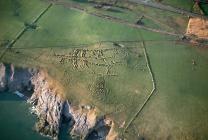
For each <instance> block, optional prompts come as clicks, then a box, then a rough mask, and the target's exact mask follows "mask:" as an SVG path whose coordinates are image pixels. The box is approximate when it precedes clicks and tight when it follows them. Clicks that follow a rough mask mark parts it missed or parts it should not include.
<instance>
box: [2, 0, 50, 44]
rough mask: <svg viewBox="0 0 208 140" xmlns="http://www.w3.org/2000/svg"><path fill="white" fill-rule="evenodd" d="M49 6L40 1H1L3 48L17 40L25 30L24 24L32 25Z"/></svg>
mask: <svg viewBox="0 0 208 140" xmlns="http://www.w3.org/2000/svg"><path fill="white" fill-rule="evenodd" d="M47 5H48V4H47V3H43V2H41V1H40V0H31V1H27V0H9V1H8V0H1V1H0V18H1V22H0V30H1V32H0V44H1V46H4V44H6V43H8V41H11V40H13V39H15V37H16V35H17V34H18V33H19V32H20V31H21V30H22V29H23V28H24V23H26V22H28V23H31V22H32V21H33V20H34V19H35V18H36V17H37V16H38V15H39V13H40V11H42V10H43V9H45V8H46V7H47Z"/></svg>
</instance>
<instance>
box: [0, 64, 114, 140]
mask: <svg viewBox="0 0 208 140" xmlns="http://www.w3.org/2000/svg"><path fill="white" fill-rule="evenodd" d="M53 80H54V79H51V78H50V77H49V76H48V75H47V73H46V72H44V71H43V70H38V69H29V68H15V67H14V66H13V65H4V64H2V63H0V91H4V90H9V91H10V92H14V91H19V92H22V93H23V94H27V95H31V96H30V97H29V99H28V102H29V103H30V104H32V105H33V107H32V111H33V113H35V114H36V115H37V117H38V122H37V123H36V129H37V131H38V132H40V133H41V134H43V135H47V136H50V137H52V138H58V135H59V131H60V128H61V126H62V123H63V122H64V123H69V124H70V125H71V127H70V129H69V130H68V131H69V132H70V134H71V135H72V136H74V137H76V138H79V139H86V140H114V139H116V137H117V136H116V135H115V133H114V132H112V131H113V130H112V128H113V125H114V124H113V122H112V121H108V119H106V118H105V117H98V116H97V112H96V109H94V108H91V107H89V106H86V105H85V106H82V107H78V108H76V109H75V107H73V106H72V105H71V104H70V103H69V101H67V100H66V99H65V98H64V97H63V96H62V94H61V93H60V92H61V90H60V89H59V87H57V86H59V84H58V83H56V82H54V81H53ZM29 93H30V94H29Z"/></svg>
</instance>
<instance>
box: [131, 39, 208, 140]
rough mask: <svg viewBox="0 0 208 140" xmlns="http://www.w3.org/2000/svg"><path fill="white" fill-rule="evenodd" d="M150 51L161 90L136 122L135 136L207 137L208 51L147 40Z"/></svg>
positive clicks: (191, 139) (158, 139) (157, 138)
mask: <svg viewBox="0 0 208 140" xmlns="http://www.w3.org/2000/svg"><path fill="white" fill-rule="evenodd" d="M147 51H148V53H149V57H150V61H151V64H152V68H153V71H154V74H155V78H156V83H157V92H156V93H155V95H154V96H153V97H152V99H151V101H150V102H149V104H148V105H147V106H146V108H145V109H144V111H143V112H142V114H140V116H138V118H137V120H135V122H134V123H133V124H132V126H131V129H130V130H132V132H134V136H135V135H138V134H140V136H141V137H145V138H147V139H154V140H161V139H174V140H175V139H176V140H205V139H207V138H208V135H207V130H208V121H207V117H208V109H207V105H208V104H207V98H208V95H207V90H208V88H207V86H206V84H207V78H208V76H207V69H208V65H207V64H208V57H207V54H208V51H207V50H206V49H203V48H201V49H200V48H193V46H189V45H186V44H178V43H172V44H170V43H168V44H164V43H163V42H160V43H147ZM192 61H195V65H194V64H192V63H193V62H192ZM136 128H137V129H136ZM135 139H136V137H135Z"/></svg>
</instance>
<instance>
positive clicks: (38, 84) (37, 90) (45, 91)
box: [28, 71, 64, 137]
mask: <svg viewBox="0 0 208 140" xmlns="http://www.w3.org/2000/svg"><path fill="white" fill-rule="evenodd" d="M31 83H32V84H33V85H34V93H33V94H32V96H31V98H30V99H29V100H28V102H29V103H31V104H32V105H33V110H34V113H35V114H36V115H37V116H38V118H39V121H38V123H37V124H36V129H37V131H38V132H40V133H42V134H44V135H48V136H51V137H57V136H58V133H59V128H60V124H61V116H62V115H61V114H62V108H63V105H64V100H63V99H62V98H61V97H60V95H59V94H57V93H56V91H55V90H54V89H52V88H50V84H49V82H48V81H47V77H46V76H45V74H44V72H42V71H39V72H38V73H37V74H36V75H34V76H33V77H32V79H31Z"/></svg>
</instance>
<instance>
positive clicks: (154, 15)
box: [0, 0, 208, 140]
mask: <svg viewBox="0 0 208 140" xmlns="http://www.w3.org/2000/svg"><path fill="white" fill-rule="evenodd" d="M70 2H71V1H70ZM81 2H82V3H80V2H79V4H80V5H81V6H82V7H84V8H86V9H88V10H89V11H90V12H97V13H100V14H106V15H109V16H114V17H117V18H121V19H123V20H127V21H129V22H130V23H134V22H135V21H136V18H138V17H140V16H141V15H143V14H144V16H145V18H144V20H143V22H144V26H147V27H151V28H154V29H158V28H159V29H161V30H166V31H171V32H172V31H174V32H178V33H183V32H184V31H185V29H186V23H187V21H188V19H187V17H184V16H181V15H178V14H174V13H170V12H166V11H161V10H158V9H154V8H146V7H144V6H136V7H133V10H132V11H129V10H125V9H120V8H115V7H114V8H112V10H107V11H106V10H96V9H94V8H93V7H92V6H91V5H90V4H89V3H85V2H83V1H81ZM164 2H165V1H164ZM166 2H167V3H168V1H166ZM174 2H175V3H176V4H178V2H179V1H174ZM72 3H75V4H76V2H75V1H73V2H72ZM2 4H3V5H8V6H6V7H7V8H5V10H3V9H1V10H2V11H4V12H2V13H1V15H0V16H1V17H2V21H3V22H2V23H0V25H1V24H5V25H4V26H3V25H2V26H1V27H0V30H1V31H2V32H1V33H0V38H1V39H2V40H3V39H8V40H11V39H13V38H14V37H15V35H16V34H17V33H18V32H19V30H21V29H22V28H23V27H24V22H26V21H27V22H32V21H33V20H34V18H36V17H37V16H38V15H39V14H40V13H41V12H42V11H43V10H44V9H45V8H46V7H47V6H48V3H45V2H41V1H32V2H27V1H23V0H22V1H20V5H24V4H25V5H27V6H22V7H25V8H22V10H20V11H21V14H20V15H21V16H11V15H12V13H10V12H11V10H9V8H10V7H9V6H10V5H12V4H14V2H13V3H12V4H11V3H10V1H4V3H3V1H2ZM33 5H34V6H33ZM184 5H185V4H184ZM30 6H31V7H30ZM2 7H3V6H2ZM141 13H143V14H141ZM8 15H10V17H9V16H8ZM7 23H8V24H7ZM10 24H11V25H10ZM36 24H37V28H36V29H28V30H27V31H26V32H25V33H24V34H23V35H22V36H21V37H20V38H19V39H18V40H17V42H16V43H15V44H14V46H13V47H12V48H11V49H8V51H7V52H6V54H5V55H4V57H3V58H2V60H1V61H3V62H6V63H14V64H15V65H17V66H23V67H28V66H29V67H41V68H45V69H47V70H48V72H49V74H50V75H51V76H52V77H54V78H55V79H56V80H58V81H59V82H60V83H61V84H62V85H63V86H64V89H65V95H66V98H68V99H69V100H70V101H71V102H72V103H73V104H75V105H78V104H90V105H92V106H96V107H97V108H98V109H99V110H100V113H101V114H108V115H109V116H111V117H112V118H114V120H115V122H116V124H117V126H118V127H119V125H121V124H122V123H123V122H124V121H125V122H126V124H127V123H128V122H129V120H130V119H132V117H133V116H134V114H135V113H136V112H137V111H138V109H139V108H140V107H141V105H142V104H143V103H144V101H145V100H146V98H147V97H148V95H149V94H150V92H151V90H152V81H151V77H150V73H149V71H148V69H147V62H146V60H145V57H144V50H143V46H142V44H141V41H144V42H145V44H146V48H147V53H148V56H149V58H150V64H151V67H152V69H153V74H154V75H155V78H156V83H157V92H156V93H155V94H154V95H153V97H152V98H150V101H149V102H148V104H147V105H146V106H145V108H144V110H143V111H142V114H139V116H137V118H136V120H135V121H133V123H132V124H131V125H130V127H129V128H128V129H127V133H124V136H125V137H126V138H127V140H137V139H138V137H139V138H142V137H145V138H147V139H150V140H157V139H158V140H163V139H164V140H166V139H167V140H171V139H174V140H186V139H187V140H192V139H193V140H204V139H207V134H206V132H207V130H208V121H207V119H206V118H207V117H208V110H207V108H206V106H207V103H206V100H207V98H208V96H207V95H206V91H207V90H208V89H207V86H206V81H207V78H208V77H207V68H208V67H207V66H208V65H207V63H208V57H207V56H208V55H207V53H208V51H207V50H206V49H203V48H202V49H199V48H193V47H192V46H189V45H187V44H182V43H179V42H176V40H177V38H176V37H174V36H168V35H164V34H160V33H155V32H150V31H147V30H144V29H138V28H131V27H129V26H127V25H124V24H121V23H116V22H112V21H109V20H105V19H101V18H98V17H95V16H92V15H90V14H88V13H85V12H81V11H78V10H75V9H69V7H67V6H66V5H64V6H63V5H56V4H53V6H52V7H51V8H50V9H49V10H48V11H47V12H46V13H45V14H44V15H43V16H42V17H41V18H40V19H39V20H38V22H37V23H36ZM7 26H8V27H10V28H7ZM99 42H101V43H99ZM2 50H3V48H0V52H1V51H2ZM193 61H196V65H193V64H192V63H193ZM122 130H123V128H121V129H120V130H119V131H120V132H122ZM121 134H122V133H121Z"/></svg>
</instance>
